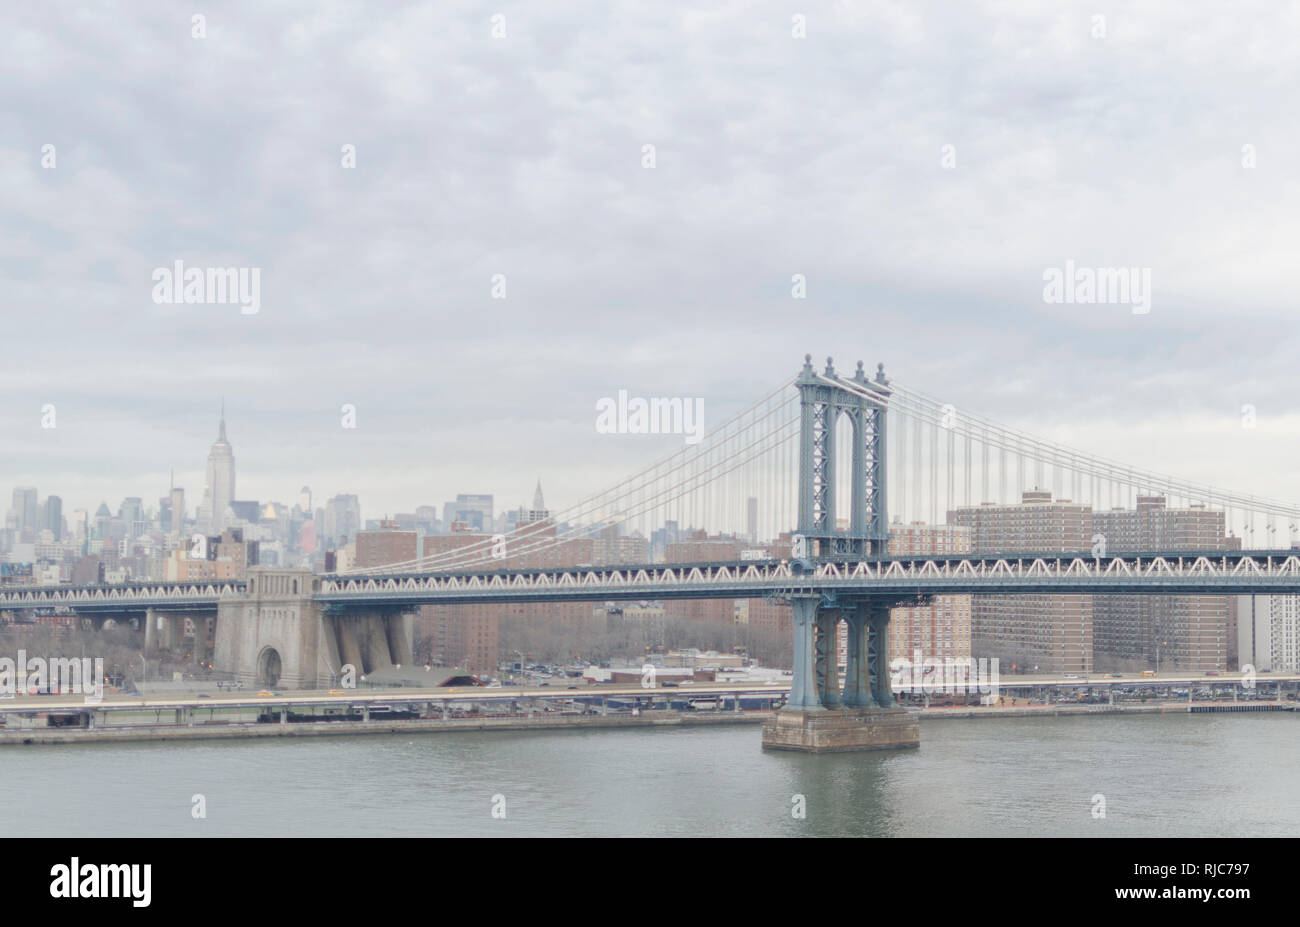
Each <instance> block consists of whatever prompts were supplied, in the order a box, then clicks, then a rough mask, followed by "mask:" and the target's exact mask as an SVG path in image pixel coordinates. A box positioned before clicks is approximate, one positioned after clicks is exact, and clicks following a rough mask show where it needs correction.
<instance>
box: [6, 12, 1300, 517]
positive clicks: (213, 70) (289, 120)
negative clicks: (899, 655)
mask: <svg viewBox="0 0 1300 927" xmlns="http://www.w3.org/2000/svg"><path fill="white" fill-rule="evenodd" d="M191 6H195V7H196V8H195V9H194V10H190V8H189V7H181V6H177V5H176V4H175V3H171V2H122V3H118V4H114V3H101V4H73V3H62V2H47V3H39V4H8V5H6V7H5V9H4V11H3V12H0V72H3V80H0V113H2V114H3V115H0V172H3V177H2V178H0V187H2V188H3V191H4V194H3V195H4V209H3V211H0V285H2V287H3V295H4V300H3V302H4V313H5V318H4V322H5V325H4V336H3V339H2V340H0V344H2V345H3V353H2V355H0V356H2V357H3V363H0V392H2V393H3V396H4V402H3V403H0V493H3V502H2V503H0V504H3V505H7V504H8V497H9V492H10V489H11V488H12V486H16V485H35V486H37V487H38V489H39V491H40V494H41V496H42V498H43V497H44V496H45V495H47V494H50V493H56V494H59V495H61V496H63V498H64V507H65V511H70V510H71V509H74V508H77V507H92V508H93V507H94V506H96V505H98V503H99V502H100V501H101V500H107V501H108V502H109V504H110V506H111V507H113V508H114V509H116V506H117V504H118V502H120V500H121V498H122V497H123V496H127V495H139V496H142V497H144V498H145V499H146V501H147V502H148V503H150V504H153V503H154V502H155V501H156V499H157V498H158V497H159V496H160V495H162V494H164V492H165V491H166V488H167V484H168V469H169V468H171V467H174V468H175V470H176V480H177V483H178V484H180V485H183V486H185V487H186V489H187V491H188V493H189V494H190V500H191V504H196V503H197V501H198V497H199V495H200V494H201V491H202V482H203V477H202V468H203V462H204V459H205V457H206V454H207V450H208V446H209V444H210V443H211V442H212V440H213V439H214V438H215V435H216V426H217V414H218V409H219V405H220V403H221V401H222V397H224V399H225V403H226V409H227V422H228V429H229V436H230V439H231V441H232V443H233V445H234V448H235V454H236V457H237V461H238V472H239V483H238V493H237V495H238V496H239V497H241V498H248V499H259V500H263V501H265V500H268V499H274V500H280V501H288V502H292V501H293V500H294V499H295V497H296V494H297V491H298V488H299V487H300V486H301V485H303V484H309V485H310V486H311V487H312V489H313V491H314V493H315V494H316V497H317V500H318V501H319V500H323V499H324V498H326V497H327V496H330V495H333V494H335V493H340V492H353V493H357V494H359V495H360V496H361V500H362V506H363V514H364V515H365V516H366V517H369V518H374V517H378V516H379V515H381V514H383V513H384V512H394V511H410V510H412V509H413V508H414V507H415V506H417V505H420V504H439V505H440V504H441V503H442V502H443V501H445V500H447V499H449V498H452V497H453V496H454V495H455V494H456V493H457V492H490V493H494V494H496V495H497V497H498V504H499V505H515V504H518V503H520V502H523V501H524V500H526V499H529V498H530V497H531V494H532V488H533V485H534V483H535V481H536V480H537V479H538V478H540V479H541V480H542V482H543V485H544V486H545V488H546V490H547V497H548V498H547V501H548V502H549V503H550V504H551V505H552V507H562V506H563V505H565V504H567V503H571V502H573V501H576V499H577V498H578V497H579V496H580V495H581V494H583V493H585V492H586V491H588V490H590V489H592V488H594V487H597V486H601V485H604V484H606V483H612V482H614V481H615V480H616V479H618V478H619V477H621V476H622V475H624V474H626V473H627V472H629V471H631V470H632V469H634V468H636V466H637V465H638V464H641V463H646V462H649V461H650V460H651V459H653V458H655V457H656V456H658V455H660V454H662V453H664V452H665V451H667V450H671V449H672V448H673V447H677V446H680V439H679V438H662V437H648V436H610V435H601V434H597V433H596V431H595V428H594V425H593V423H594V418H595V405H596V402H597V401H598V400H599V399H600V398H602V397H606V396H613V395H616V393H617V391H618V390H620V389H626V390H628V391H629V392H630V393H631V394H633V395H641V396H683V397H703V398H704V400H705V408H706V420H708V421H720V420H721V419H722V418H724V417H726V416H727V415H728V414H730V413H731V412H734V411H736V410H737V409H739V408H741V407H742V406H744V405H746V404H748V403H749V402H750V401H752V400H754V399H757V398H758V397H759V396H761V395H762V394H764V393H765V392H766V391H767V390H768V389H770V388H771V387H773V386H775V385H776V384H779V383H780V382H781V381H782V380H784V379H785V378H787V377H790V376H792V375H793V374H795V373H796V372H797V371H798V368H799V365H800V363H801V361H802V357H803V354H804V353H805V352H811V353H813V354H814V355H815V356H817V357H818V358H821V357H824V356H825V355H827V354H833V355H835V357H836V361H837V364H838V365H839V366H840V367H841V368H851V367H852V364H853V362H854V361H856V360H858V359H859V358H860V359H863V360H865V361H867V363H868V365H869V366H874V364H875V363H876V362H878V361H883V362H884V363H885V364H886V367H887V369H888V371H889V373H890V374H891V376H893V377H894V378H895V379H896V380H898V381H900V382H903V383H906V384H908V385H909V386H911V387H913V388H915V389H919V390H922V391H924V392H926V393H929V394H931V395H934V396H936V397H939V398H941V399H946V400H949V401H952V402H954V403H955V404H957V405H958V406H959V407H962V408H969V409H971V410H973V411H976V412H978V413H981V414H983V415H987V416H990V417H993V418H996V419H998V420H1001V421H1004V422H1007V423H1009V424H1013V425H1016V426H1018V427H1022V428H1024V429H1026V430H1029V431H1032V432H1035V433H1039V434H1042V435H1044V436H1047V437H1053V438H1056V439H1059V440H1064V441H1067V442H1069V443H1071V444H1074V445H1076V446H1079V447H1082V448H1085V449H1087V450H1090V451H1095V452H1096V453H1099V454H1102V455H1105V456H1108V457H1113V458H1117V459H1120V460H1123V461H1128V462H1132V463H1133V464H1135V465H1139V466H1144V467H1149V468H1151V469H1156V470H1160V471H1162V472H1174V473H1177V474H1179V475H1183V476H1187V477H1189V478H1196V479H1202V480H1205V481H1209V482H1214V483H1218V484H1221V485H1226V486H1229V487H1233V488H1239V489H1243V490H1248V491H1256V492H1260V493H1264V494H1268V495H1272V496H1276V497H1279V498H1283V499H1288V500H1297V501H1300V489H1297V487H1296V482H1297V481H1296V475H1297V471H1298V470H1300V463H1298V461H1300V395H1298V394H1297V390H1296V385H1297V379H1298V378H1297V375H1296V368H1297V363H1296V358H1297V341H1298V340H1300V339H1297V335H1296V325H1295V321H1296V320H1297V318H1298V317H1300V309H1297V307H1296V305H1295V302H1296V299H1295V293H1296V289H1297V277H1298V273H1297V266H1298V265H1297V259H1296V251H1297V247H1298V246H1300V228H1298V226H1300V220H1298V219H1297V215H1298V207H1300V182H1298V178H1300V128H1298V127H1297V122H1296V119H1295V113H1296V112H1297V111H1298V110H1300V106H1298V105H1297V104H1298V103H1300V100H1297V88H1300V73H1297V72H1298V71H1300V53H1298V52H1300V48H1298V47H1297V46H1298V45H1300V14H1297V12H1296V10H1297V8H1296V7H1294V6H1290V7H1285V6H1282V5H1278V4H1274V3H1251V2H1237V3H1233V4H1222V3H1208V2H1207V3H1189V2H1130V3H1112V4H1105V3H1096V2H1088V3H1073V2H1060V3H1052V4H1038V3H1012V2H991V0H990V2H963V3H960V4H957V3H951V2H931V3H925V2H916V0H906V2H897V3H891V2H838V3H835V2H819V3H815V4H806V5H800V4H794V5H791V4H788V3H768V2H752V3H751V2H743V0H730V2H719V3H713V4H699V5H689V4H676V3H672V2H643V3H632V2H622V3H619V2H610V0H591V2H560V0H555V2H549V3H545V4H539V3H511V2H501V3H493V4H489V5H482V4H477V3H470V2H440V3H435V2H430V3H396V2H394V3H361V2H355V3H352V2H330V0H311V2H282V3H276V4H263V3H253V2H247V3H230V2H220V3H215V2H214V3H209V4H198V5H191ZM196 12H197V13H201V14H202V15H203V16H204V17H205V20H204V23H203V29H202V30H200V31H202V32H203V35H202V36H201V37H195V35H194V34H193V33H194V32H195V31H196V27H195V24H194V22H193V18H192V17H193V14H194V13H196ZM1099 13H1100V14H1102V15H1104V17H1105V19H1104V22H1098V21H1097V20H1095V19H1094V16H1095V15H1096V14H1099ZM797 15H802V16H804V17H805V20H804V27H803V28H804V29H805V31H806V37H804V38H797V37H795V36H794V35H793V34H792V33H794V32H795V31H797V29H798V26H797V23H796V20H795V17H796V16H797ZM494 16H499V17H500V18H499V19H497V20H495V26H494V19H493V17H494ZM1099 27H1100V28H1099ZM494 28H495V31H496V32H498V33H500V32H501V31H502V30H504V36H499V35H498V36H496V37H494V35H493V32H494ZM1099 32H1102V33H1104V35H1099V34H1098V33H1099ZM48 145H52V146H54V148H53V153H54V158H55V160H54V164H53V166H52V167H51V166H44V165H43V163H42V162H43V159H44V160H45V161H47V162H48V158H47V157H45V156H44V155H43V150H45V151H46V152H47V153H48V151H49V150H48V149H45V148H44V146H48ZM347 145H351V146H354V148H353V149H352V150H354V152H355V167H351V168H349V167H344V166H343V160H344V154H343V152H344V146H347ZM646 145H653V146H654V166H653V168H648V167H646V166H643V165H644V162H645V154H644V152H645V150H646V149H645V148H644V146H646ZM946 146H951V148H948V147H946ZM1246 146H1250V147H1249V148H1248V147H1246ZM1251 163H1253V166H1247V165H1248V164H1251ZM177 260H180V261H183V262H185V265H186V266H196V267H211V266H236V267H247V268H258V269H259V270H260V276H261V306H260V311H259V312H257V313H256V314H243V313H241V312H240V309H239V307H238V306H237V305H220V304H196V305H168V304H157V303H155V302H154V300H153V298H152V293H153V280H152V274H153V271H154V269H155V268H159V267H168V268H170V267H171V266H173V264H174V262H175V261H177ZM1067 260H1071V261H1073V262H1075V264H1076V265H1080V266H1087V267H1130V266H1131V267H1140V268H1148V269H1149V270H1150V273H1151V280H1152V284H1151V286H1152V293H1151V308H1150V312H1149V313H1146V314H1135V313H1133V311H1132V309H1131V308H1130V307H1129V306H1126V305H1115V304H1092V305H1090V304H1064V305H1062V304H1053V303H1046V302H1044V299H1043V288H1044V282H1043V275H1044V271H1045V269H1048V268H1052V267H1064V265H1065V262H1066V261H1067ZM496 274H500V275H504V278H505V284H506V298H505V299H493V298H492V278H493V275H496ZM794 274H803V275H805V277H806V280H807V297H806V298H805V299H801V300H796V299H793V298H792V295H791V278H792V275H794ZM46 404H53V405H54V408H55V411H56V416H57V418H56V422H57V424H56V427H54V428H42V427H41V424H42V421H41V420H42V407H43V406H45V405H46ZM344 404H351V405H353V406H355V409H356V424H357V427H356V428H355V429H345V428H343V427H342V426H341V408H342V406H343V405H344ZM1244 404H1251V405H1253V406H1255V408H1256V410H1257V423H1258V424H1257V427H1256V428H1254V429H1245V428H1243V427H1242V424H1241V422H1242V414H1241V407H1242V406H1243V405H1244Z"/></svg>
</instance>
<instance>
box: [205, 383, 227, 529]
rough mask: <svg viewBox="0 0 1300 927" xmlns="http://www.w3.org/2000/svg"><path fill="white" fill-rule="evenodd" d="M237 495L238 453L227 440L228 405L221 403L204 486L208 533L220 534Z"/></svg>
mask: <svg viewBox="0 0 1300 927" xmlns="http://www.w3.org/2000/svg"><path fill="white" fill-rule="evenodd" d="M234 498H235V452H234V449H233V448H232V447H231V446H230V442H229V441H227V440H226V404H225V403H224V402H223V403H222V404H221V426H220V430H219V431H218V433H217V440H216V441H214V442H213V444H212V450H210V451H208V470H207V478H206V483H205V485H204V488H203V507H202V509H201V511H200V514H199V518H200V521H201V522H202V523H203V524H204V525H205V526H206V528H205V530H206V531H207V533H208V534H220V533H221V531H222V530H223V529H224V528H225V527H226V520H227V517H228V516H227V514H226V510H227V509H228V508H229V507H230V503H231V501H232V500H233V499H234Z"/></svg>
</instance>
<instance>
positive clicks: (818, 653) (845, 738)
mask: <svg viewBox="0 0 1300 927" xmlns="http://www.w3.org/2000/svg"><path fill="white" fill-rule="evenodd" d="M795 387H796V388H797V389H798V390H799V399H800V413H801V422H800V432H799V525H798V531H797V533H796V534H795V536H794V542H795V543H794V552H793V556H792V558H791V559H792V564H791V565H792V569H793V572H794V574H795V581H794V582H793V583H792V584H791V587H790V588H789V590H787V591H786V593H785V597H786V598H787V599H789V601H790V605H791V612H792V624H793V625H794V675H793V677H792V679H791V685H790V697H789V699H788V700H787V701H786V704H785V707H784V708H783V709H782V710H781V711H779V712H777V714H776V716H775V717H774V718H772V719H771V720H769V721H768V722H767V723H766V724H764V726H763V746H764V747H767V748H771V749H781V750H803V751H808V752H822V751H847V750H879V749H892V748H899V747H915V746H919V744H920V730H919V726H918V724H917V721H916V718H915V716H914V715H912V714H910V713H909V712H907V711H905V710H904V709H901V708H897V707H895V704H894V697H893V692H892V690H891V688H890V676H889V609H890V606H891V605H893V604H895V602H896V601H898V600H897V598H893V597H887V596H880V595H873V594H871V593H870V592H863V593H858V592H855V593H851V594H845V593H840V594H828V593H824V592H823V593H813V592H810V591H808V590H807V588H806V587H804V589H802V590H801V589H800V587H799V583H798V577H800V576H803V575H809V574H813V573H815V572H816V571H817V569H818V568H819V567H820V566H821V565H824V564H827V563H836V562H846V561H854V560H861V559H864V558H867V557H877V556H884V555H885V554H887V553H888V547H889V516H888V511H887V503H886V499H887V494H886V489H887V484H886V472H885V471H886V466H885V461H886V455H885V448H886V443H885V441H886V420H887V415H888V411H889V396H890V390H889V380H888V379H887V378H886V377H885V372H884V365H883V364H881V365H879V366H877V368H876V376H875V379H874V380H869V379H868V378H867V376H866V374H865V373H864V372H863V369H862V362H861V361H859V362H858V368H857V371H856V373H855V374H854V375H853V377H851V378H847V379H846V378H842V377H840V376H839V375H838V374H837V373H836V372H835V365H834V363H833V361H832V359H831V358H829V357H828V358H826V369H825V370H824V371H823V372H822V373H817V372H816V371H815V370H814V369H813V366H812V356H811V355H805V357H804V366H803V370H802V371H801V372H800V374H799V376H798V378H797V379H796V380H795ZM841 416H844V417H846V418H847V419H848V421H849V423H850V425H851V435H850V437H849V440H850V441H851V442H852V447H851V453H850V454H849V455H848V456H849V459H848V461H847V464H848V466H849V467H850V468H851V479H850V480H849V492H850V498H849V507H848V519H847V523H846V524H845V525H843V526H841V525H840V524H839V522H838V520H837V518H836V513H837V511H838V508H837V503H838V501H839V500H837V499H836V492H837V487H836V484H837V482H838V479H837V473H836V467H837V465H838V462H837V457H839V456H841V455H840V454H839V453H838V449H837V447H836V441H837V434H836V433H837V430H838V426H839V422H840V417H841ZM841 620H843V621H844V622H845V623H846V625H847V626H848V659H847V661H846V663H845V667H844V675H845V679H844V681H843V685H842V686H841V684H840V680H839V678H838V676H839V659H838V658H839V654H838V648H837V646H836V643H837V638H836V630H837V628H838V626H839V622H840V621H841Z"/></svg>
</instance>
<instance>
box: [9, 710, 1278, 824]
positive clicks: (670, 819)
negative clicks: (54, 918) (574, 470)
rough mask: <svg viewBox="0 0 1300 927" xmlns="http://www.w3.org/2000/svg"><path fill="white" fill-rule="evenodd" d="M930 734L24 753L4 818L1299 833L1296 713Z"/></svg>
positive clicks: (747, 729)
mask: <svg viewBox="0 0 1300 927" xmlns="http://www.w3.org/2000/svg"><path fill="white" fill-rule="evenodd" d="M921 739H922V746H921V748H920V749H919V750H914V751H906V752H899V753H857V754H840V755H823V756H809V755H806V754H797V753H772V752H764V751H762V750H761V749H760V747H759V742H760V730H759V727H758V726H757V725H753V726H749V725H745V726H740V727H730V726H719V727H693V728H687V729H680V728H678V729H658V730H653V729H644V728H630V729H624V730H608V729H606V730H601V731H590V732H586V731H568V732H546V733H531V732H530V733H506V732H482V733H473V732H466V733H454V734H444V733H438V734H412V735H383V736H379V735H367V736H356V737H320V738H286V739H282V740H281V739H275V740H247V741H211V742H203V741H197V742H194V741H192V742H188V743H182V742H177V743H157V744H153V743H137V744H112V745H109V744H86V745H84V746H83V745H52V746H27V747H13V746H9V747H4V748H3V749H0V770H2V771H3V775H2V776H0V808H3V813H4V815H5V818H6V825H7V827H6V830H7V832H8V833H10V834H15V835H17V834H23V835H40V836H71V835H84V836H133V835H145V836H237V835H250V836H253V835H257V836H278V835H310V836H333V837H347V836H372V835H373V836H384V835H391V836H434V835H440V836H450V835H457V836H469V835H472V836H503V835H517V836H523V835H528V836H585V835H638V836H661V837H671V836H693V835H711V836H813V835H820V836H829V835H852V836H870V837H889V836H985V835H988V836H1066V835H1097V836H1243V837H1244V836H1258V835H1287V836H1293V835H1296V834H1297V833H1300V788H1297V775H1296V772H1297V769H1300V714H1296V713H1290V712H1287V713H1276V714H1250V715H1241V714H1237V715H1139V716H1131V717H1115V716H1113V715H1112V716H1108V717H1097V718H1090V717H1074V718H1069V717H1066V718H1012V719H979V720H959V719H953V720H944V721H925V722H923V723H922V727H921ZM1098 794H1100V795H1102V796H1104V800H1105V817H1104V818H1096V817H1094V816H1093V811H1094V807H1100V803H1098V802H1096V801H1095V799H1094V796H1096V795H1098ZM195 795H202V796H203V798H204V802H205V804H206V814H207V816H206V818H204V819H196V818H195V817H194V816H193V814H192V811H191V809H192V807H193V804H192V802H193V796H195ZM494 796H501V797H502V798H496V799H495V802H496V804H495V807H496V808H497V809H498V811H500V809H501V807H502V804H504V813H505V816H504V818H499V817H493V814H492V812H493V808H494ZM795 796H803V799H802V802H803V806H804V808H805V809H806V817H804V818H802V819H798V818H796V817H795V816H794V815H793V813H792V812H793V811H795V810H797V809H796V802H797V801H798V799H796V798H795Z"/></svg>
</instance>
